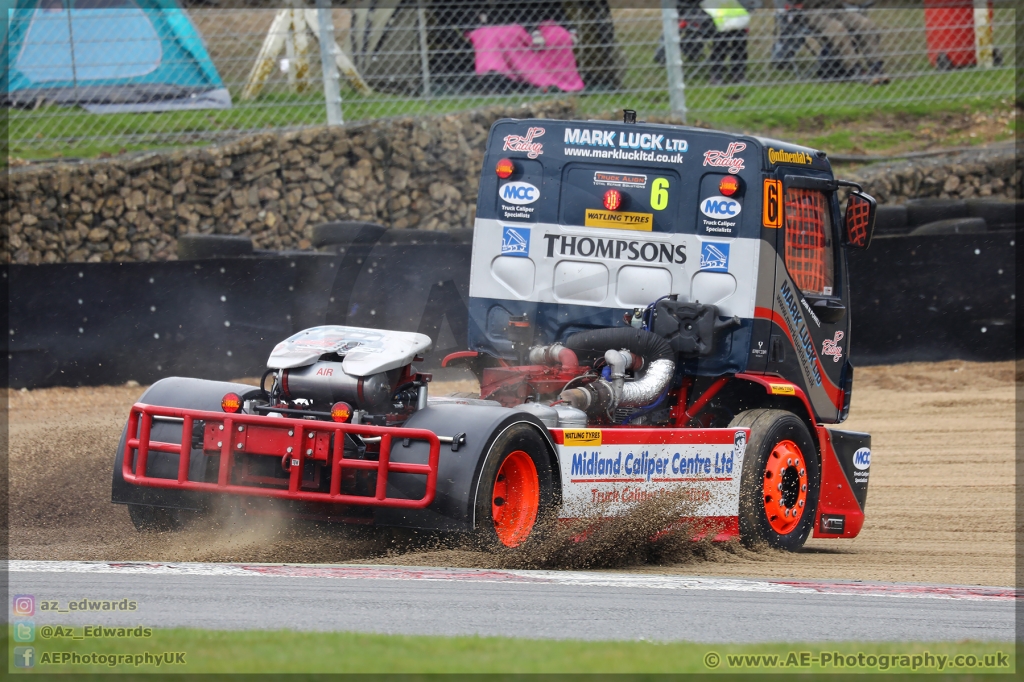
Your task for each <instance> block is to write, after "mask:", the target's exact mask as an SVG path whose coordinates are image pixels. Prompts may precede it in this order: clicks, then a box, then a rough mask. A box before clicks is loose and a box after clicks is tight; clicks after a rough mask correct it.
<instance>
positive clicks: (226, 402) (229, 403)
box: [220, 393, 242, 414]
mask: <svg viewBox="0 0 1024 682" xmlns="http://www.w3.org/2000/svg"><path fill="white" fill-rule="evenodd" d="M220 409H222V410H224V411H225V412H230V413H231V414H234V413H236V412H238V411H239V410H240V409H242V399H241V398H239V397H238V394H237V393H228V394H226V395H225V396H224V397H223V398H221V399H220Z"/></svg>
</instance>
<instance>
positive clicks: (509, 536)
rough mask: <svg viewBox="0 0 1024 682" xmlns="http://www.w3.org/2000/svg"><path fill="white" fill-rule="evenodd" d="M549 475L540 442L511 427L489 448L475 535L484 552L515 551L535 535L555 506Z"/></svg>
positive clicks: (528, 431) (521, 427)
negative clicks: (491, 548)
mask: <svg viewBox="0 0 1024 682" xmlns="http://www.w3.org/2000/svg"><path fill="white" fill-rule="evenodd" d="M553 478H554V475H553V472H552V467H551V458H550V457H549V455H548V447H547V444H546V443H545V442H544V439H543V438H542V437H541V435H540V434H539V433H537V431H536V429H534V428H533V427H532V426H527V425H526V424H513V425H512V426H510V427H509V428H507V429H505V431H503V432H502V433H501V434H500V435H499V436H498V437H497V438H496V439H495V441H494V443H493V444H492V445H491V449H490V451H488V453H487V457H486V459H485V460H484V465H483V469H482V470H481V472H480V479H479V483H478V484H477V495H476V530H477V535H478V537H479V539H480V540H481V542H482V543H483V544H484V545H485V546H490V547H517V546H519V545H521V544H522V543H523V542H525V541H526V540H527V538H529V537H531V536H533V535H535V534H536V533H538V532H539V531H540V530H541V529H542V526H543V525H544V523H545V521H547V520H548V519H547V518H546V517H547V515H548V514H549V512H550V511H551V509H552V507H553V502H554V480H553Z"/></svg>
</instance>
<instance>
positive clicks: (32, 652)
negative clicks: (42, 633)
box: [14, 646, 36, 668]
mask: <svg viewBox="0 0 1024 682" xmlns="http://www.w3.org/2000/svg"><path fill="white" fill-rule="evenodd" d="M35 664H36V649H35V647H31V646H16V647H14V667H15V668H31V667H33V666H34V665H35Z"/></svg>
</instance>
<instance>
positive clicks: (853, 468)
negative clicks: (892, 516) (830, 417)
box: [814, 427, 871, 538]
mask: <svg viewBox="0 0 1024 682" xmlns="http://www.w3.org/2000/svg"><path fill="white" fill-rule="evenodd" d="M818 438H819V441H820V443H821V453H822V456H821V496H820V498H819V501H818V511H817V520H816V523H815V525H814V537H816V538H839V537H842V538H852V537H856V536H857V534H858V533H860V529H861V527H862V526H863V525H864V505H865V504H866V502H867V496H868V478H869V475H870V470H871V436H870V435H869V434H866V433H859V432H856V431H840V430H838V429H826V428H824V427H818Z"/></svg>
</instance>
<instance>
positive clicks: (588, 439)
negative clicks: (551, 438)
mask: <svg viewBox="0 0 1024 682" xmlns="http://www.w3.org/2000/svg"><path fill="white" fill-rule="evenodd" d="M562 442H563V443H564V444H565V445H567V446H569V447H577V446H580V445H600V444H601V430H600V429H566V430H565V431H563V432H562Z"/></svg>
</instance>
